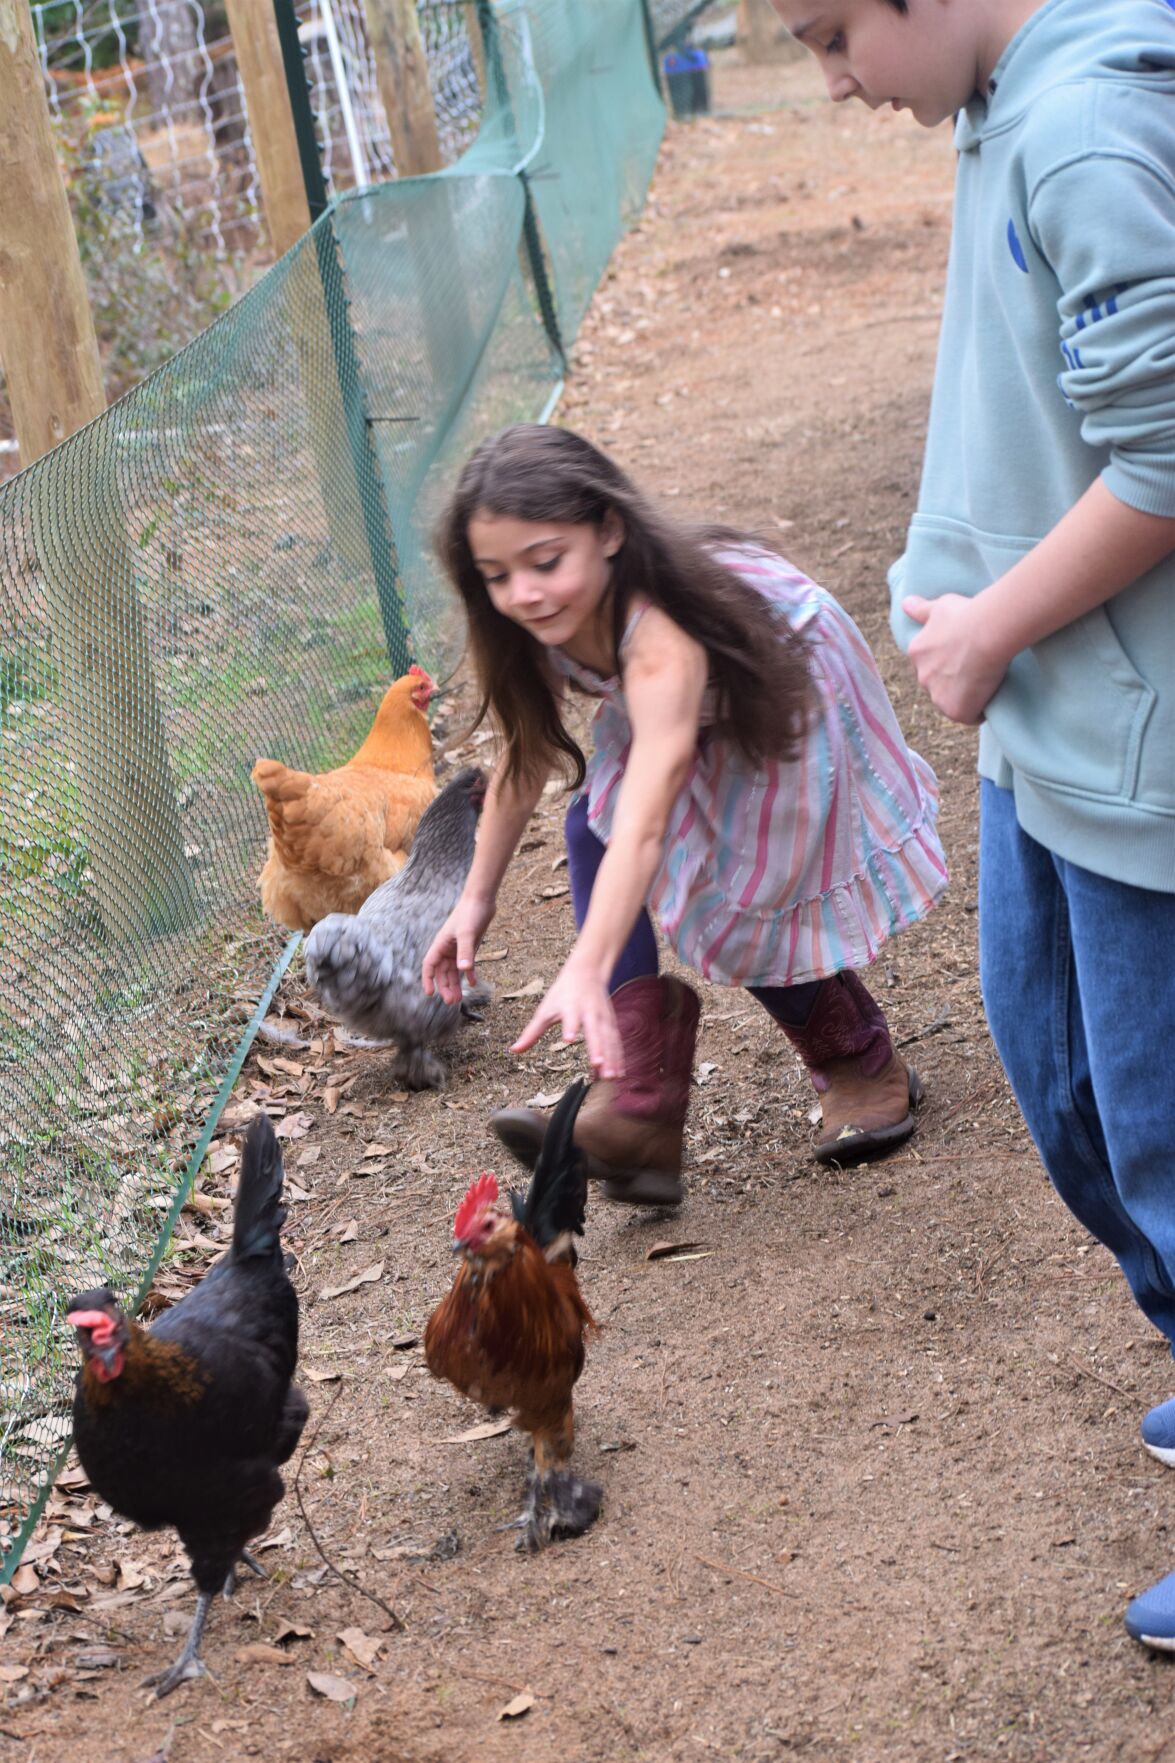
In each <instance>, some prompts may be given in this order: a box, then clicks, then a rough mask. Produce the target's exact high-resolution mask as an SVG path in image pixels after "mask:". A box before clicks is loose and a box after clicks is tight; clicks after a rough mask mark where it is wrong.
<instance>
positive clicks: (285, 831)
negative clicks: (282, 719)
mask: <svg viewBox="0 0 1175 1763" xmlns="http://www.w3.org/2000/svg"><path fill="white" fill-rule="evenodd" d="M435 690H436V687H435V685H434V684H433V681H432V680H431V679H430V678H429V676H428V674H427V673H425V671H424V669H423V668H422V667H417V666H416V665H415V663H414V664H413V665H412V666H411V667H410V668H409V669H408V672H407V673H406V674H405V675H404V676H403V678H402V679H398V680H396V681H395V683H394V684H393V685H390V686H389V687H388V689H387V691H386V692H385V693H384V697H383V703H382V704H381V705H380V707H379V710H378V712H377V713H376V718H375V723H374V725H373V727H372V730H371V733H370V734H369V735H368V737H367V739H366V740H365V741H364V743H363V745H362V746H361V747H360V749H359V751H358V752H357V753H356V754H355V756H354V758H353V759H348V761H347V763H346V764H345V765H340V766H337V767H336V768H335V770H334V771H323V772H308V771H291V770H289V768H288V767H287V766H285V765H282V764H281V763H280V761H278V760H276V759H259V760H258V761H257V763H256V765H255V766H254V767H253V772H252V776H253V782H254V783H255V784H256V785H257V788H258V789H259V790H260V791H261V794H262V795H263V796H264V797H265V810H266V813H267V814H268V816H269V850H268V854H267V856H266V860H265V867H264V868H263V869H262V871H261V904H262V906H263V907H264V908H265V911H266V912H267V913H268V915H269V917H270V918H275V919H276V920H277V922H278V923H279V924H284V925H288V926H289V928H290V929H291V930H301V931H308V930H311V929H313V927H314V926H315V925H316V924H317V923H318V920H319V919H320V918H325V917H326V915H327V913H328V912H358V910H359V908H360V906H362V904H363V902H364V900H366V898H367V896H368V895H369V894H371V893H374V891H375V889H376V888H378V887H379V885H380V883H381V882H385V881H387V880H388V879H389V877H390V876H393V875H396V874H398V873H399V871H400V870H401V869H402V868H403V867H404V864H405V862H406V861H407V857H408V852H409V850H410V849H411V846H412V839H413V836H414V835H415V832H416V825H417V822H418V821H419V819H420V817H421V815H422V814H423V813H424V811H425V809H426V808H427V807H428V805H429V803H430V802H431V801H432V799H433V797H434V796H435V795H436V793H437V786H436V781H435V778H434V776H433V753H432V735H431V733H430V731H429V726H428V719H427V717H426V715H425V711H426V709H427V707H428V701H429V699H430V698H431V697H432V695H433V693H434V692H435Z"/></svg>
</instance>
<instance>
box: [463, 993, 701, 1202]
mask: <svg viewBox="0 0 1175 1763" xmlns="http://www.w3.org/2000/svg"><path fill="white" fill-rule="evenodd" d="M612 1008H613V1009H614V1010H615V1012H616V1022H617V1026H618V1027H619V1029H620V1040H621V1045H622V1046H623V1048H624V1067H625V1070H624V1076H623V1077H622V1078H617V1079H615V1080H611V1081H608V1082H606V1083H596V1084H593V1085H592V1087H591V1089H590V1090H589V1091H588V1096H587V1100H586V1101H585V1102H584V1104H583V1107H582V1108H581V1109H580V1111H579V1115H578V1118H577V1119H576V1122H575V1143H576V1144H577V1145H578V1146H579V1147H580V1149H581V1150H583V1151H585V1152H586V1153H587V1160H588V1175H589V1177H590V1178H591V1179H592V1180H593V1181H602V1182H603V1184H604V1195H605V1197H606V1198H607V1199H609V1200H623V1201H625V1202H626V1203H627V1204H628V1205H631V1206H677V1205H680V1203H681V1199H682V1193H683V1190H682V1185H681V1150H682V1136H683V1128H684V1126H685V1116H686V1110H687V1108H688V1107H689V1086H690V1073H691V1071H692V1068H693V1060H694V1043H695V1041H696V1040H697V1033H698V1013H699V1005H698V995H697V993H696V992H695V991H694V990H693V988H692V987H690V986H687V985H686V984H684V982H683V981H681V980H679V979H669V978H659V977H658V976H657V975H655V974H650V975H648V976H647V977H646V978H643V979H630V980H629V981H628V983H627V985H623V986H621V987H620V989H619V990H618V991H616V992H614V993H613V995H612ZM490 1126H491V1128H492V1129H493V1131H494V1132H495V1133H497V1135H498V1137H499V1138H500V1139H501V1141H502V1143H503V1144H504V1145H505V1146H506V1148H507V1150H509V1151H510V1152H512V1153H513V1155H514V1156H515V1157H517V1158H518V1161H519V1162H520V1163H524V1164H525V1165H526V1167H527V1168H528V1169H532V1168H533V1167H534V1163H535V1159H536V1158H537V1156H538V1154H539V1150H540V1148H541V1146H542V1142H543V1137H544V1134H545V1133H546V1130H547V1116H546V1115H544V1114H539V1113H537V1112H536V1111H535V1110H534V1109H532V1108H500V1109H499V1110H498V1112H497V1113H496V1114H494V1115H491V1117H490Z"/></svg>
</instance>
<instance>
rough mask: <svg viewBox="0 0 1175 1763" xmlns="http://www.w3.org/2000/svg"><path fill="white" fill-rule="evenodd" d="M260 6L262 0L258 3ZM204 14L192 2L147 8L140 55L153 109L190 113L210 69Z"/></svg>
mask: <svg viewBox="0 0 1175 1763" xmlns="http://www.w3.org/2000/svg"><path fill="white" fill-rule="evenodd" d="M254 3H255V4H260V0H254ZM202 16H203V15H202V13H201V12H200V11H199V9H198V8H197V7H196V6H195V5H193V4H192V0H156V4H155V5H154V6H152V7H147V8H143V9H142V11H141V13H140V21H139V54H140V55H141V56H142V57H143V62H144V65H145V70H146V74H147V91H148V94H149V95H150V99H151V108H152V110H155V111H168V112H170V113H171V114H172V115H173V116H174V115H175V114H176V113H177V112H178V113H179V114H180V117H181V119H182V120H190V118H189V117H188V116H187V114H186V112H187V111H188V110H189V109H190V107H191V106H192V105H193V104H194V102H195V100H196V98H197V96H198V94H199V91H200V87H201V86H202V85H203V83H204V76H205V74H206V73H207V71H208V70H207V68H206V67H205V65H204V59H203V57H202V56H201V54H200V21H201V18H202Z"/></svg>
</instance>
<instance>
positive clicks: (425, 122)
mask: <svg viewBox="0 0 1175 1763" xmlns="http://www.w3.org/2000/svg"><path fill="white" fill-rule="evenodd" d="M363 4H364V7H365V8H366V11H367V31H368V35H369V36H370V38H371V49H372V54H373V55H374V56H375V71H376V77H377V79H378V80H379V95H380V97H381V98H382V99H383V106H384V109H385V110H386V111H387V113H388V128H389V129H390V130H391V135H392V153H393V154H394V156H395V160H396V175H397V176H398V177H402V178H411V177H419V176H420V175H421V174H422V173H423V172H429V171H439V170H440V169H441V143H440V138H439V136H438V134H437V117H436V111H435V109H434V108H433V101H432V87H431V86H430V85H429V83H428V57H427V56H426V54H425V50H424V39H423V37H422V36H421V34H420V15H419V13H418V12H417V10H416V0H363Z"/></svg>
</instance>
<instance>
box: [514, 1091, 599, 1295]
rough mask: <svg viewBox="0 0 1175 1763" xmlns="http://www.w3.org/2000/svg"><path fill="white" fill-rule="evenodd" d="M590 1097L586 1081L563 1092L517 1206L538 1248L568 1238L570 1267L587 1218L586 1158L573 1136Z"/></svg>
mask: <svg viewBox="0 0 1175 1763" xmlns="http://www.w3.org/2000/svg"><path fill="white" fill-rule="evenodd" d="M587 1093H588V1086H587V1084H586V1083H584V1081H583V1079H582V1078H577V1079H576V1081H575V1082H574V1083H573V1084H570V1085H568V1087H567V1089H566V1090H564V1092H563V1094H562V1096H561V1097H560V1098H559V1101H558V1104H557V1105H556V1108H555V1112H554V1113H553V1114H552V1116H551V1124H550V1125H549V1126H548V1128H547V1131H546V1136H545V1137H544V1139H543V1148H542V1150H541V1151H540V1152H539V1156H538V1161H537V1162H536V1164H535V1166H534V1174H533V1175H532V1177H531V1181H530V1186H529V1188H528V1189H527V1190H526V1199H525V1200H524V1201H522V1202H521V1203H519V1202H518V1201H517V1199H515V1202H514V1211H515V1216H516V1217H517V1218H518V1220H519V1222H520V1223H521V1224H523V1225H524V1226H525V1227H526V1229H527V1230H528V1231H529V1232H530V1234H531V1236H532V1237H533V1238H534V1240H535V1242H536V1243H537V1244H538V1246H539V1248H540V1249H546V1248H548V1247H549V1246H550V1245H551V1244H552V1243H554V1242H555V1241H556V1240H557V1239H558V1238H559V1237H561V1236H565V1237H567V1239H568V1259H569V1260H570V1261H571V1262H572V1263H574V1261H575V1250H574V1248H573V1247H572V1245H571V1241H570V1239H571V1237H572V1235H575V1236H582V1235H583V1227H584V1218H585V1216H586V1213H587V1158H586V1157H585V1156H584V1154H583V1152H582V1151H581V1150H580V1148H579V1146H578V1145H577V1144H576V1143H575V1140H574V1137H573V1134H574V1131H575V1118H576V1115H577V1114H578V1113H579V1110H580V1108H581V1106H582V1104H583V1099H584V1097H585V1096H586V1095H587Z"/></svg>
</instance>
